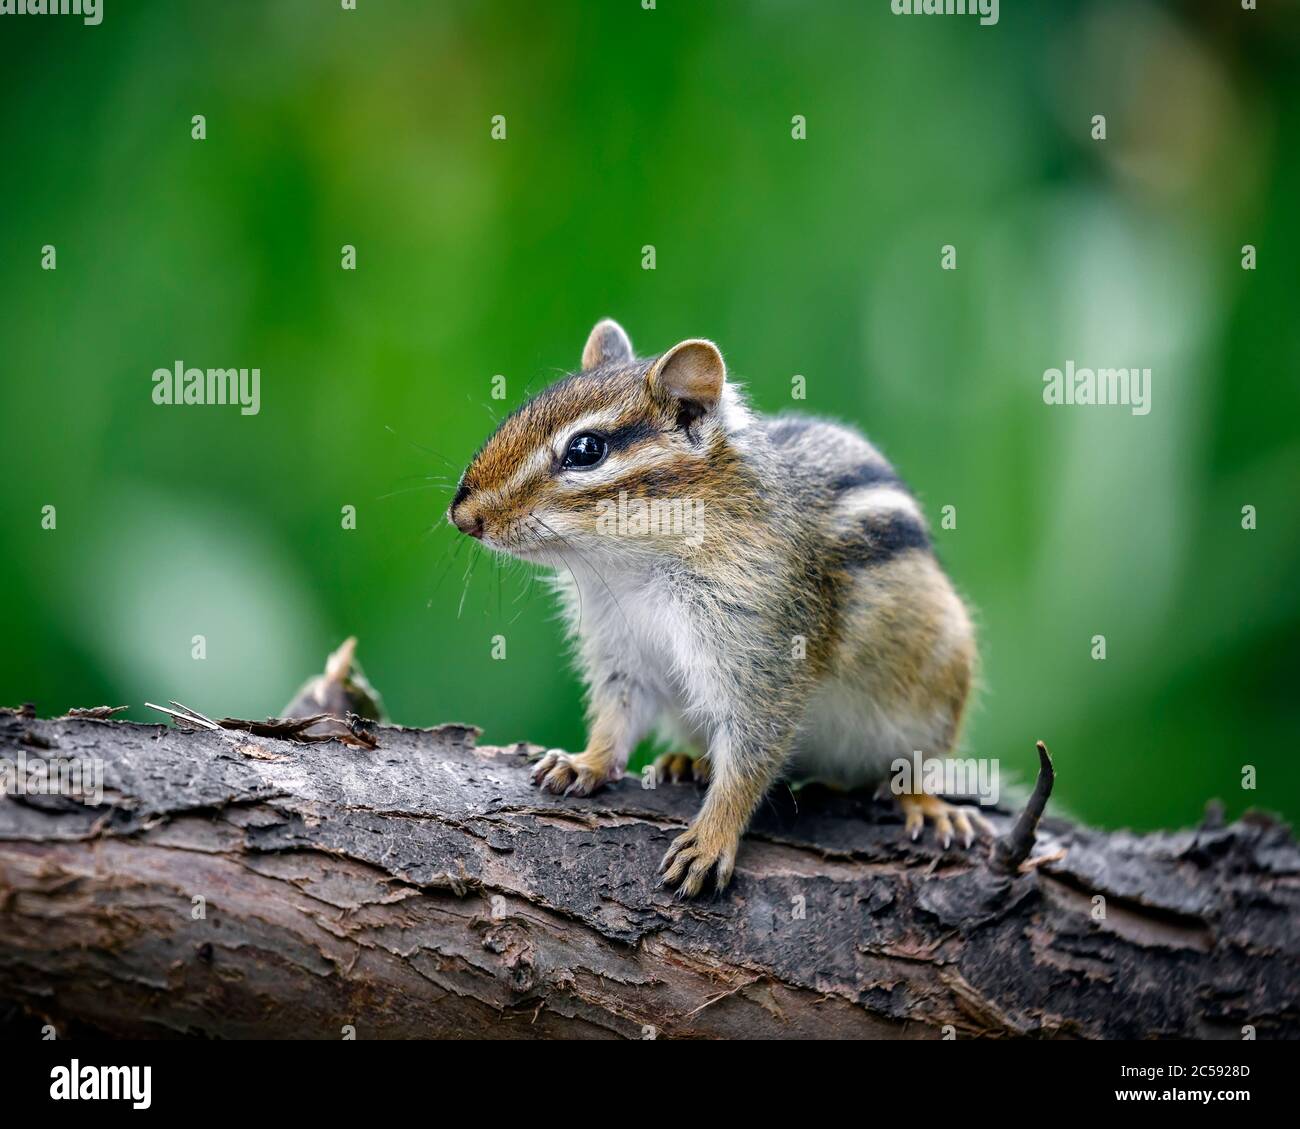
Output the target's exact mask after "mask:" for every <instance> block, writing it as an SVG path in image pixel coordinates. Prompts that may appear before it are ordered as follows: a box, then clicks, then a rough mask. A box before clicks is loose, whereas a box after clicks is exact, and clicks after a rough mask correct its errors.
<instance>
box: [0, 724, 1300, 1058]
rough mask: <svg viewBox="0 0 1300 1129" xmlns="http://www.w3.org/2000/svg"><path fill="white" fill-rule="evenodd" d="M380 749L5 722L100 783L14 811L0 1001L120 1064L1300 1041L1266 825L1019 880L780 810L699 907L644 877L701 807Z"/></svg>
mask: <svg viewBox="0 0 1300 1129" xmlns="http://www.w3.org/2000/svg"><path fill="white" fill-rule="evenodd" d="M369 732H370V733H371V734H372V735H373V736H374V737H375V738H376V739H377V741H378V747H377V748H374V749H367V748H358V747H350V746H346V745H344V744H341V743H340V742H338V741H334V740H330V741H324V742H320V743H312V744H304V743H302V742H297V741H291V740H286V739H281V738H278V737H274V736H263V735H258V734H252V733H248V732H239V731H231V730H225V729H221V730H218V731H212V730H209V729H207V728H199V729H197V730H195V731H192V732H183V731H180V730H176V729H171V728H167V727H164V726H153V725H137V724H130V723H126V722H117V721H111V720H87V719H77V718H64V719H58V720H53V721H42V720H38V719H36V718H34V717H30V716H24V715H23V714H21V713H14V712H9V711H6V712H3V713H0V758H3V759H8V760H10V761H15V760H16V759H17V758H18V757H19V756H20V755H22V756H31V757H41V758H47V759H48V758H53V757H57V756H63V757H70V758H74V759H78V760H80V761H82V762H85V761H88V760H92V759H97V760H99V761H101V762H102V765H103V770H104V794H103V799H102V803H100V804H99V805H97V806H87V805H84V804H82V803H79V802H77V801H75V800H70V799H68V798H66V797H60V796H36V795H27V796H10V797H7V798H4V799H0V1001H9V1002H10V1003H11V1004H16V1005H18V1006H19V1007H20V1008H21V1009H22V1010H23V1012H24V1013H25V1014H26V1015H28V1016H31V1017H39V1020H37V1019H32V1020H31V1022H33V1023H35V1022H37V1021H40V1022H46V1021H48V1022H50V1023H53V1024H54V1025H55V1027H56V1028H57V1029H58V1030H59V1031H60V1032H61V1033H67V1032H69V1031H70V1030H71V1031H78V1032H90V1033H107V1034H112V1035H121V1036H155V1035H178V1034H184V1035H205V1036H220V1037H228V1038H233V1037H249V1036H260V1037H275V1036H292V1037H320V1038H338V1037H339V1036H340V1031H341V1029H342V1028H343V1027H344V1026H345V1025H349V1024H350V1025H353V1026H354V1027H355V1028H356V1030H357V1034H358V1037H361V1038H374V1037H407V1036H423V1037H455V1036H524V1037H528V1036H539V1037H540V1036H568V1037H575V1036H576V1037H608V1036H622V1037H628V1038H643V1037H647V1036H655V1037H759V1036H787V1037H797V1036H820V1037H836V1036H859V1037H860V1036H886V1037H899V1038H935V1037H938V1036H939V1035H940V1033H941V1032H942V1031H943V1029H944V1028H945V1027H951V1028H952V1029H953V1030H954V1031H955V1033H956V1034H957V1036H958V1037H966V1036H976V1035H1002V1036H1008V1035H1031V1036H1042V1035H1068V1036H1083V1037H1090V1038H1148V1037H1166V1036H1185V1037H1198V1038H1199V1037H1216V1036H1222V1037H1228V1038H1240V1037H1241V1029H1242V1027H1243V1026H1245V1025H1252V1026H1254V1027H1255V1028H1256V1031H1257V1034H1258V1037H1260V1038H1270V1037H1291V1038H1295V1037H1296V1036H1298V1035H1300V1003H1298V1001H1297V987H1296V986H1297V984H1300V943H1298V940H1297V938H1298V936H1300V931H1298V930H1297V929H1296V922H1297V920H1298V915H1297V910H1298V909H1300V883H1298V882H1297V876H1298V875H1300V852H1298V851H1297V847H1296V844H1295V841H1294V840H1293V838H1292V837H1291V835H1290V833H1289V831H1288V829H1287V828H1285V827H1283V826H1280V825H1278V824H1276V823H1274V822H1272V821H1271V820H1269V819H1267V818H1264V817H1260V816H1251V817H1248V818H1246V819H1243V820H1242V821H1240V822H1238V823H1234V824H1231V825H1229V826H1206V827H1202V828H1200V829H1197V830H1190V831H1182V832H1178V833H1173V834H1154V835H1144V836H1139V835H1133V834H1129V833H1125V832H1117V833H1114V834H1103V833H1101V832H1098V831H1095V830H1090V829H1088V828H1085V827H1080V826H1076V825H1072V824H1069V823H1065V822H1061V821H1059V820H1052V819H1045V820H1042V821H1041V822H1040V823H1037V836H1038V839H1039V842H1040V846H1041V848H1042V855H1043V856H1044V857H1054V861H1048V862H1043V863H1042V864H1041V865H1038V866H1034V867H1032V868H1029V869H1027V870H1026V869H1025V868H1022V867H1020V866H1019V861H1020V860H1018V861H1017V864H1016V865H1012V866H1007V865H1005V864H1000V865H990V861H989V852H988V850H986V849H983V848H975V849H973V850H972V851H970V852H963V851H961V850H958V849H956V848H954V849H952V850H949V851H944V850H942V849H941V848H940V847H939V846H938V845H937V844H936V843H935V842H934V840H933V837H932V835H930V834H927V835H925V836H923V837H922V839H921V841H919V842H916V843H913V842H911V841H910V840H909V839H908V838H907V837H906V836H904V835H903V834H902V828H901V819H900V817H899V815H898V814H897V813H896V811H895V808H894V805H893V804H892V803H891V802H888V801H885V800H875V799H872V798H870V797H866V796H858V795H837V794H832V793H829V792H825V791H821V790H818V789H805V790H803V791H801V792H800V793H798V797H797V804H796V803H795V802H794V799H793V797H792V796H791V794H790V793H789V791H788V790H785V789H781V790H778V792H777V793H776V794H774V795H773V796H772V797H771V799H770V800H769V801H768V802H767V803H766V804H765V805H764V807H763V809H762V810H761V811H760V813H759V815H758V817H757V818H756V820H755V822H754V825H753V827H752V829H751V831H750V833H749V835H748V836H747V837H746V839H745V842H744V843H743V845H742V848H741V852H740V856H739V860H738V863H737V869H736V876H735V880H734V883H733V886H732V887H731V888H730V889H729V890H728V891H727V892H726V893H725V894H724V895H723V896H722V897H721V898H720V899H718V900H715V901H707V900H706V901H702V902H698V903H692V902H681V901H677V900H675V899H674V898H673V897H672V896H671V895H670V894H669V893H668V892H667V891H664V890H661V889H659V888H658V887H657V885H656V883H657V875H656V873H655V867H656V864H657V862H658V860H659V858H660V856H661V855H662V854H663V852H664V850H665V849H666V848H667V846H668V844H669V842H670V841H671V840H672V838H673V836H674V835H675V834H676V833H677V832H678V831H679V830H680V829H681V827H682V826H683V825H685V823H686V822H687V821H688V820H689V819H690V818H691V816H692V815H693V814H694V812H695V810H696V809H697V807H698V804H699V799H700V793H699V792H697V791H696V789H695V788H694V787H693V786H686V785H671V784H664V785H660V786H659V787H658V788H657V789H654V790H644V789H642V787H641V786H640V781H639V779H637V778H627V779H624V780H623V781H621V782H620V783H618V784H617V785H615V786H613V787H611V788H609V789H607V790H605V791H603V792H601V793H599V794H597V795H596V796H593V797H591V798H589V799H575V798H568V799H563V798H559V797H555V796H549V795H545V794H542V793H541V792H539V791H537V790H536V789H534V788H532V787H531V786H530V785H529V783H528V773H527V769H526V754H527V753H528V752H529V750H528V749H527V748H526V747H524V746H517V747H513V748H485V747H480V746H478V745H476V743H475V739H476V736H477V733H476V731H475V730H473V729H470V728H467V727H465V726H456V725H451V726H442V727H440V728H438V729H433V730H414V729H404V728H399V727H392V726H379V725H375V726H373V727H371V728H370V730H369ZM534 751H535V750H534ZM1048 763H1049V765H1050V762H1048ZM991 819H992V821H993V822H994V823H995V825H996V826H997V829H998V830H999V832H1000V833H1002V834H1006V833H1007V832H1008V830H1009V828H1010V827H1011V824H1012V820H1011V818H1010V817H1009V816H1007V815H1005V814H998V813H993V814H992V815H991ZM1036 822H1037V819H1036V818H1035V819H1034V820H1033V821H1031V824H1030V830H1029V835H1030V837H1031V839H1032V836H1033V834H1034V831H1033V823H1036ZM1008 842H1009V843H1011V844H1018V846H1017V847H1016V850H1015V851H1012V852H1011V853H1010V854H1009V855H1008V860H1010V859H1011V858H1013V857H1014V855H1015V854H1018V853H1019V850H1020V847H1023V846H1024V841H1023V838H1022V839H1016V838H1015V837H1014V836H1013V838H1012V839H1011V840H1009V841H1008ZM1025 849H1026V850H1027V848H1025ZM1062 851H1063V852H1064V855H1063V857H1056V856H1060V852H1062ZM196 899H197V900H196Z"/></svg>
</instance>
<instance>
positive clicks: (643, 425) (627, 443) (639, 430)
mask: <svg viewBox="0 0 1300 1129" xmlns="http://www.w3.org/2000/svg"><path fill="white" fill-rule="evenodd" d="M658 434H659V429H658V428H657V427H655V425H654V424H652V423H650V422H648V421H647V420H637V421H636V422H635V423H626V424H624V425H623V426H622V427H616V428H614V430H613V431H611V432H609V434H607V435H606V436H605V442H606V444H608V446H609V453H610V454H611V455H614V454H618V453H619V452H620V451H626V450H627V449H628V448H629V447H635V446H636V445H637V444H638V443H644V442H645V441H646V440H647V439H653V438H654V437H655V436H656V435H658Z"/></svg>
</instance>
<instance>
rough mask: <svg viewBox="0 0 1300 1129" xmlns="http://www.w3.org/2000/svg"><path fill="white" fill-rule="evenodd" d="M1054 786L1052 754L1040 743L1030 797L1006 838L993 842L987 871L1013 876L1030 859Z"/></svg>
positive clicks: (1001, 836)
mask: <svg viewBox="0 0 1300 1129" xmlns="http://www.w3.org/2000/svg"><path fill="white" fill-rule="evenodd" d="M1054 783H1056V770H1055V769H1054V768H1053V767H1052V754H1051V753H1049V752H1048V751H1047V746H1046V745H1044V744H1043V742H1042V741H1039V742H1038V779H1037V780H1036V781H1035V782H1034V790H1033V792H1032V793H1030V796H1029V802H1028V803H1027V804H1025V810H1024V811H1022V812H1021V813H1020V818H1019V819H1017V820H1016V823H1015V826H1014V827H1012V828H1011V830H1010V831H1008V832H1007V833H1006V834H1005V835H1000V836H998V838H997V839H996V840H994V843H993V846H992V848H991V850H990V853H989V867H990V869H992V870H994V871H998V872H1000V873H1003V874H1016V873H1018V872H1019V870H1020V867H1021V864H1022V863H1024V861H1025V860H1026V859H1027V858H1029V852H1030V851H1032V850H1033V849H1034V842H1035V840H1036V838H1037V834H1036V833H1037V831H1038V821H1039V820H1040V819H1042V818H1043V809H1044V808H1046V807H1047V799H1048V797H1049V796H1051V794H1052V785H1053V784H1054Z"/></svg>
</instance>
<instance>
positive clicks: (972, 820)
mask: <svg viewBox="0 0 1300 1129" xmlns="http://www.w3.org/2000/svg"><path fill="white" fill-rule="evenodd" d="M898 806H899V807H900V808H902V809H903V831H904V833H905V834H907V835H909V836H910V837H911V838H912V839H919V838H920V837H921V832H922V831H923V830H925V821H926V820H927V819H928V820H929V821H930V822H931V823H933V824H934V832H935V834H936V835H937V836H938V837H939V841H940V842H941V843H942V844H943V846H944V849H945V850H947V849H948V848H949V847H950V846H952V841H953V835H954V832H955V833H956V835H958V836H959V837H960V839H961V845H962V846H963V847H967V848H969V847H970V846H971V845H972V844H973V843H974V842H975V839H976V837H977V835H979V836H984V837H985V838H989V839H992V838H993V836H994V835H995V831H994V829H993V825H992V824H991V823H990V822H989V821H988V820H987V819H985V818H984V817H983V816H982V815H981V814H980V813H979V812H978V811H976V810H975V808H973V807H970V806H969V805H965V804H950V803H948V802H947V801H946V800H941V799H939V798H938V797H937V796H926V795H912V794H909V793H904V794H903V795H901V796H899V797H898Z"/></svg>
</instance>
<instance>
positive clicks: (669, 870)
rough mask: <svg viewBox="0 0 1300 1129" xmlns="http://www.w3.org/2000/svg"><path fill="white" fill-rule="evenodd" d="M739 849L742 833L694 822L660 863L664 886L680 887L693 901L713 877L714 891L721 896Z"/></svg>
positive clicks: (675, 841)
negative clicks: (711, 876) (706, 882)
mask: <svg viewBox="0 0 1300 1129" xmlns="http://www.w3.org/2000/svg"><path fill="white" fill-rule="evenodd" d="M739 846H740V836H739V835H738V834H733V833H731V832H728V831H723V830H721V829H718V828H714V827H713V826H711V825H710V824H708V823H700V822H696V823H693V824H691V826H690V827H688V828H687V829H686V830H685V831H684V832H682V834H680V835H678V836H677V838H676V839H674V840H673V843H672V846H671V847H669V848H668V853H667V854H666V855H664V858H663V862H661V863H660V864H659V873H660V874H662V875H663V881H662V883H661V884H662V885H664V886H676V887H677V893H678V894H679V895H680V896H681V897H683V898H693V897H695V895H696V894H698V893H699V892H700V891H701V890H702V889H703V888H704V883H705V881H706V880H707V879H708V877H709V875H710V874H712V875H713V888H714V890H716V891H717V892H719V893H720V892H721V891H723V890H725V889H726V887H727V883H728V882H730V881H731V872H732V870H733V869H735V866H736V849H737V848H738V847H739Z"/></svg>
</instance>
